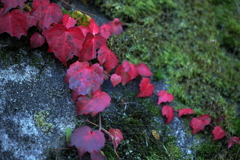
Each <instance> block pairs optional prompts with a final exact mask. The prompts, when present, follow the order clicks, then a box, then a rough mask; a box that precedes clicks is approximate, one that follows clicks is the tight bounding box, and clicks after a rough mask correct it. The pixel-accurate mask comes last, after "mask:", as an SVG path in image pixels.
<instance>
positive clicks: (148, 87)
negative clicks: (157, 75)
mask: <svg viewBox="0 0 240 160" xmlns="http://www.w3.org/2000/svg"><path fill="white" fill-rule="evenodd" d="M139 86H140V93H139V94H138V95H137V97H150V96H151V95H152V94H153V91H154V85H153V84H151V83H150V79H149V78H143V79H142V80H141V83H140V84H139Z"/></svg>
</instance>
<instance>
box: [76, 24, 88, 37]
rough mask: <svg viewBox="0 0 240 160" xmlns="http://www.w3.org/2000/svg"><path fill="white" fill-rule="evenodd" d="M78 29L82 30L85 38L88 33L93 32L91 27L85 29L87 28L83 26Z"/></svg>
mask: <svg viewBox="0 0 240 160" xmlns="http://www.w3.org/2000/svg"><path fill="white" fill-rule="evenodd" d="M77 27H78V28H80V29H81V31H82V33H83V35H84V37H86V35H87V33H88V32H91V29H90V28H89V27H85V26H82V25H80V26H77Z"/></svg>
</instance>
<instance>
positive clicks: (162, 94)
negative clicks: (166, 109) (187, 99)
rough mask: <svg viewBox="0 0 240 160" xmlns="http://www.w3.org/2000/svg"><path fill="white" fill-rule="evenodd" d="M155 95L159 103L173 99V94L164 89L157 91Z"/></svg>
mask: <svg viewBox="0 0 240 160" xmlns="http://www.w3.org/2000/svg"><path fill="white" fill-rule="evenodd" d="M157 95H158V96H159V97H158V104H160V103H162V102H172V101H173V100H174V96H173V95H172V94H171V93H168V92H167V91H165V90H161V91H159V92H158V94H157Z"/></svg>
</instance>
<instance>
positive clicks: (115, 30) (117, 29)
mask: <svg viewBox="0 0 240 160" xmlns="http://www.w3.org/2000/svg"><path fill="white" fill-rule="evenodd" d="M109 24H110V26H111V27H112V34H114V35H116V36H118V35H120V34H121V33H122V32H123V28H122V26H123V23H122V22H120V20H119V19H118V18H114V19H113V21H110V22H109Z"/></svg>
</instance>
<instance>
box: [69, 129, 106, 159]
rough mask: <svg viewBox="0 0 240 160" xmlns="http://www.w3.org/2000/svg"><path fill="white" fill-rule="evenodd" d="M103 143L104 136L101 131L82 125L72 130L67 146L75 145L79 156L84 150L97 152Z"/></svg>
mask: <svg viewBox="0 0 240 160" xmlns="http://www.w3.org/2000/svg"><path fill="white" fill-rule="evenodd" d="M104 145H105V138H104V134H103V133H102V132H101V131H99V130H94V131H92V129H91V128H90V127H88V126H83V127H80V128H78V129H76V130H74V131H73V133H72V135H71V137H70V142H69V144H68V147H73V146H74V147H76V148H77V150H78V156H79V158H81V157H82V156H83V154H84V153H86V152H89V153H93V152H99V151H100V150H101V148H102V147H104Z"/></svg>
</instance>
